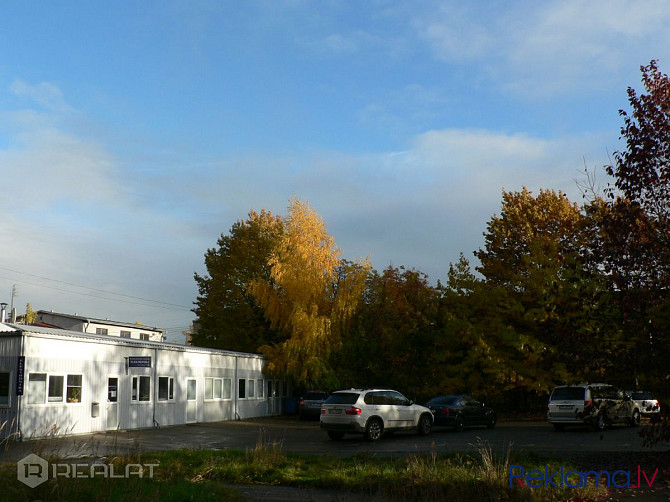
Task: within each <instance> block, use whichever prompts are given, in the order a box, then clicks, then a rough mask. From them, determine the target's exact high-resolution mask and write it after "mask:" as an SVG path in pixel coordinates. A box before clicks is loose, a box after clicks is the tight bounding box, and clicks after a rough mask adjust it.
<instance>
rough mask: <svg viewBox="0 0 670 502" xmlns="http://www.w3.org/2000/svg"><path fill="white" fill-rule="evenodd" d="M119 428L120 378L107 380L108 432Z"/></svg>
mask: <svg viewBox="0 0 670 502" xmlns="http://www.w3.org/2000/svg"><path fill="white" fill-rule="evenodd" d="M118 428H119V378H118V377H109V378H108V379H107V430H112V429H118Z"/></svg>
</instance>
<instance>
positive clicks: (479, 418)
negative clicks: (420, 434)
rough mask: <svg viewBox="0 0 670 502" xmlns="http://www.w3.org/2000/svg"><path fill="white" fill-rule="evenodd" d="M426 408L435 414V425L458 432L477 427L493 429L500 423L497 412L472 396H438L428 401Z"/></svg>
mask: <svg viewBox="0 0 670 502" xmlns="http://www.w3.org/2000/svg"><path fill="white" fill-rule="evenodd" d="M426 407H427V408H430V411H432V412H433V416H434V417H435V421H434V425H436V426H437V425H446V426H447V427H453V428H454V429H456V430H457V431H462V430H463V428H464V427H471V426H477V425H479V426H486V427H488V428H489V429H493V427H495V425H496V422H497V421H498V416H497V415H496V412H495V411H493V410H492V409H491V408H489V407H487V406H484V403H480V402H479V401H477V400H476V399H473V398H471V397H470V396H460V395H458V396H438V397H434V398H432V399H431V400H430V401H428V402H427V403H426Z"/></svg>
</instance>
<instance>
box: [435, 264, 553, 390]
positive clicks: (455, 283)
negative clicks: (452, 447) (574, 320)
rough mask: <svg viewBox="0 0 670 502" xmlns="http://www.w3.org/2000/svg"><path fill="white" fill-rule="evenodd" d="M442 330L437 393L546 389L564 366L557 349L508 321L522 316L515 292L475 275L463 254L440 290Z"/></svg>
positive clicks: (438, 353) (437, 343)
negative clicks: (556, 354)
mask: <svg viewBox="0 0 670 502" xmlns="http://www.w3.org/2000/svg"><path fill="white" fill-rule="evenodd" d="M440 310H441V319H440V332H439V336H438V338H437V339H436V349H435V350H434V351H433V358H432V366H433V367H434V368H435V370H434V371H435V372H436V374H435V379H434V381H435V384H436V385H437V388H436V389H435V390H436V392H442V393H445V392H449V393H456V392H470V393H473V394H475V395H478V396H496V397H498V396H499V394H500V392H501V391H514V390H517V389H523V390H524V391H526V392H527V391H532V392H547V391H548V389H550V388H551V386H552V382H553V380H554V379H555V378H556V377H557V375H564V373H565V366H564V364H563V363H562V362H561V361H560V360H558V359H556V358H554V357H552V356H553V355H554V352H555V349H554V348H553V347H550V346H548V344H547V343H546V342H544V341H541V340H538V339H537V338H536V337H535V333H534V332H533V331H532V330H526V331H522V330H520V329H518V327H516V326H514V324H513V323H511V322H510V320H517V319H519V318H521V317H523V314H524V311H523V306H522V305H521V304H520V302H519V300H518V297H517V295H515V294H513V293H512V292H509V291H507V290H506V289H504V288H503V287H501V286H495V285H491V284H489V283H488V282H485V281H482V280H480V279H478V278H476V277H475V276H474V274H473V273H472V272H471V271H470V264H469V262H468V261H467V260H466V258H465V257H464V256H463V255H461V257H460V259H459V261H458V263H456V264H455V265H453V264H452V265H450V267H449V275H448V281H447V284H446V286H444V287H442V290H441V307H440Z"/></svg>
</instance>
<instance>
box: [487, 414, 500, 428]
mask: <svg viewBox="0 0 670 502" xmlns="http://www.w3.org/2000/svg"><path fill="white" fill-rule="evenodd" d="M497 421H498V417H496V416H495V415H491V416H490V417H489V419H488V420H487V422H486V428H487V429H493V428H494V427H495V426H496V422H497Z"/></svg>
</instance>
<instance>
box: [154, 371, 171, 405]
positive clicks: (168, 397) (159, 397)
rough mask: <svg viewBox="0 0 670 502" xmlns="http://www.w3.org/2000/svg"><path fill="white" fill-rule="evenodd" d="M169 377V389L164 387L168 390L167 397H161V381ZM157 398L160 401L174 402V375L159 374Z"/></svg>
mask: <svg viewBox="0 0 670 502" xmlns="http://www.w3.org/2000/svg"><path fill="white" fill-rule="evenodd" d="M166 379H167V389H163V390H166V391H167V397H161V381H163V382H164V381H165V380H166ZM156 400H157V401H158V402H160V403H170V402H174V377H171V376H167V375H164V376H159V377H158V395H157V397H156Z"/></svg>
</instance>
